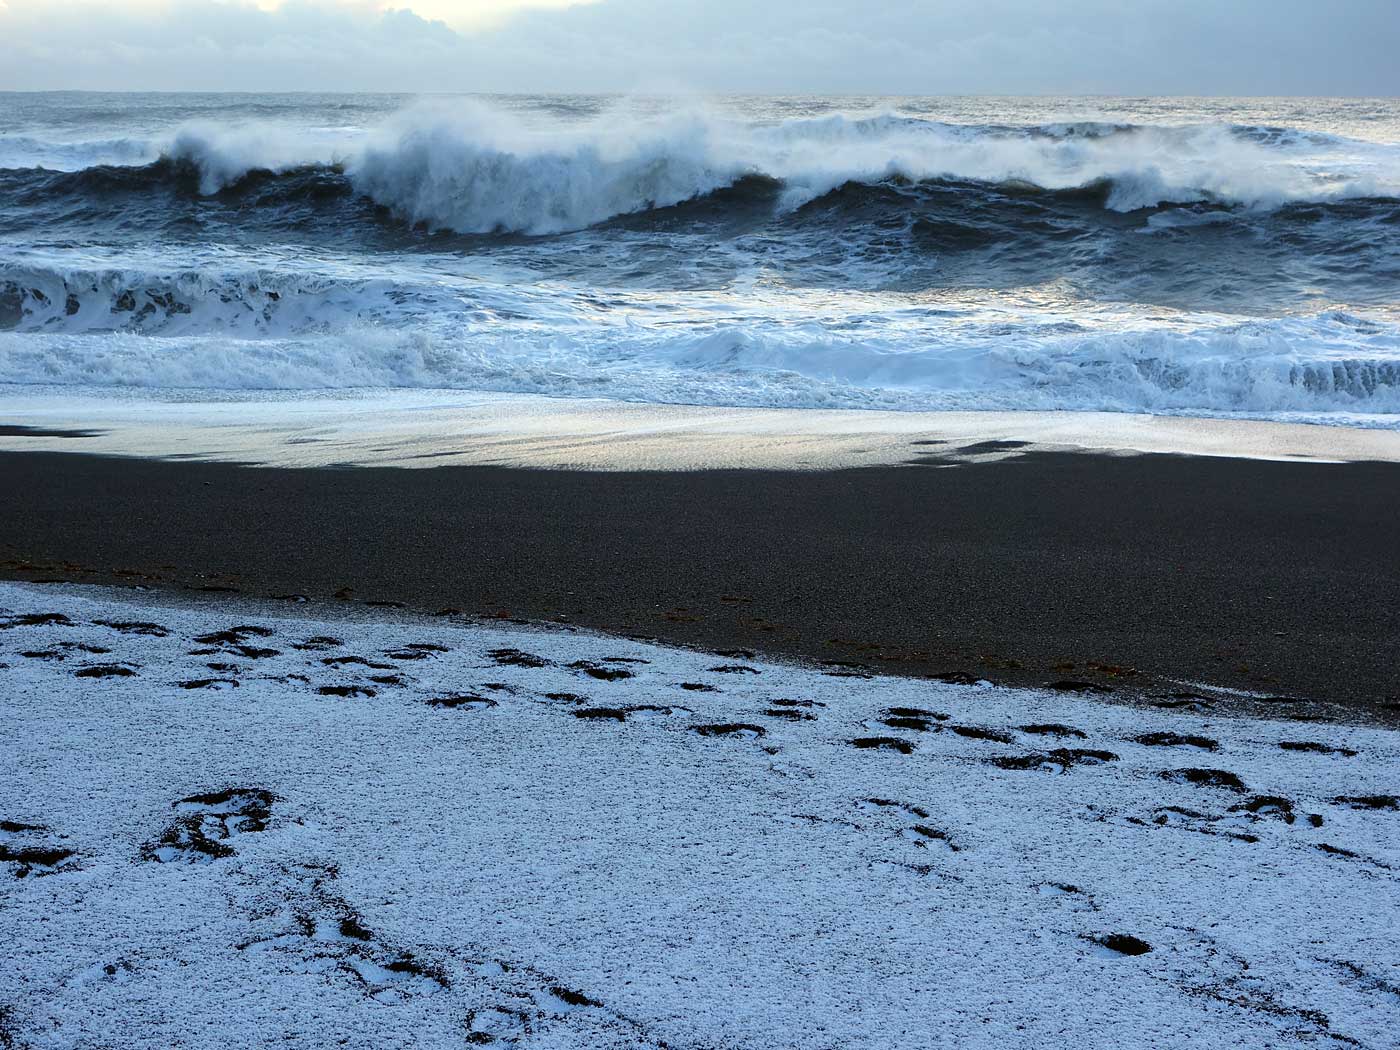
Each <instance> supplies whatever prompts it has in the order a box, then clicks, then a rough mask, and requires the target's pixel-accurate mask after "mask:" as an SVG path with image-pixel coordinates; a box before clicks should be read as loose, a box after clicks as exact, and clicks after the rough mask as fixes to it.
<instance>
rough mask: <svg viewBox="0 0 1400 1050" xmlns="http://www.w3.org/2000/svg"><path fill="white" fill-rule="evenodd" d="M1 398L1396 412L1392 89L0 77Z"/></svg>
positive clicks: (1353, 419) (1318, 416)
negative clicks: (1373, 94)
mask: <svg viewBox="0 0 1400 1050" xmlns="http://www.w3.org/2000/svg"><path fill="white" fill-rule="evenodd" d="M0 384H4V385H5V387H6V388H8V389H10V390H12V391H15V392H18V391H20V390H21V388H22V389H23V391H26V392H29V393H32V392H34V391H38V390H44V391H57V392H59V393H56V394H55V395H54V396H63V395H62V393H61V392H63V391H69V392H72V391H74V390H78V389H82V390H87V391H93V390H97V391H102V390H107V391H110V390H121V391H125V392H127V393H128V394H130V393H131V392H133V391H135V392H136V395H135V396H145V395H151V396H160V397H169V396H172V393H173V392H177V393H179V394H180V395H181V396H194V395H196V394H197V395H198V396H200V397H213V398H220V397H233V396H236V397H238V398H240V399H246V398H247V397H248V396H249V395H250V393H251V392H259V391H263V392H268V393H269V395H271V394H273V393H275V394H276V395H277V396H279V397H285V396H286V395H287V393H288V392H303V393H305V392H311V393H317V392H325V391H328V390H329V391H343V390H364V389H378V388H412V389H420V390H427V389H447V390H480V391H500V392H511V393H533V394H545V395H549V396H556V397H589V398H598V397H602V398H612V399H619V400H628V401H640V402H652V403H682V404H696V405H731V406H759V407H761V406H776V407H784V408H880V409H899V410H976V409H997V410H1004V409H1028V410H1047V409H1049V410H1054V409H1075V410H1095V411H1121V412H1153V413H1164V414H1181V415H1196V416H1233V417H1242V418H1266V419H1274V420H1283V421H1295V422H1317V423H1334V424H1344V425H1353V426H1367V427H1381V428H1388V429H1400V102H1398V101H1395V100H1356V99H1353V100H1319V99H1296V100H1228V99H1226V100H1164V99H1135V100H1127V99H1119V100H1114V99H1092V100H1088V99H1035V100H1027V99H1020V100H1018V99H871V98H862V99H854V98H852V99H828V98H822V99H814V98H784V99H776V98H731V99H722V100H707V101H698V100H667V99H622V98H591V97H589V98H584V97H573V96H570V97H560V96H548V97H546V96H538V97H520V96H515V97H496V98H477V97H436V98H430V99H413V98H404V97H390V96H312V95H298V96H211V95H184V96H182V95H173V96H172V95H161V96H139V95H89V94H54V95H44V94H39V95H3V96H0Z"/></svg>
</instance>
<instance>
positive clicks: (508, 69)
mask: <svg viewBox="0 0 1400 1050" xmlns="http://www.w3.org/2000/svg"><path fill="white" fill-rule="evenodd" d="M1397 55H1400V0H398V2H397V3H384V2H380V0H101V2H97V0H0V89H4V90H57V89H88V90H142V91H149V90H160V91H181V90H193V91H295V90H305V91H406V92H430V91H444V92H455V91H493V92H494V91H500V92H655V93H672V92H689V91H694V92H707V93H713V92H719V93H750V92H752V93H777V94H788V93H791V94H798V93H817V94H993V95H1000V94H1040V95H1046V94H1049V95H1057V94H1109V95H1380V96H1396V95H1400V59H1397V57H1396V56H1397Z"/></svg>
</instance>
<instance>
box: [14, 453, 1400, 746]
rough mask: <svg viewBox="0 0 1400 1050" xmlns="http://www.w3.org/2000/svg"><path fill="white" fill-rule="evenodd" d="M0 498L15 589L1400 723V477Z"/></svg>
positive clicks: (461, 480) (20, 463) (1052, 460)
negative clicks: (136, 595) (462, 620)
mask: <svg viewBox="0 0 1400 1050" xmlns="http://www.w3.org/2000/svg"><path fill="white" fill-rule="evenodd" d="M0 489H2V490H3V491H4V493H5V498H4V499H3V500H0V575H3V576H5V577H8V578H13V579H70V580H80V581H89V582H117V583H129V584H132V583H136V584H144V585H147V586H170V587H176V588H186V589H188V588H195V589H201V588H203V589H211V590H218V589H230V590H235V591H237V592H239V593H241V594H244V595H247V596H259V597H274V596H285V595H292V594H301V595H306V596H309V597H310V598H311V599H312V600H313V601H316V600H325V601H332V600H336V599H337V597H338V598H339V600H343V601H355V602H388V603H397V602H402V603H405V604H407V605H408V606H410V607H413V608H421V609H425V610H427V611H430V612H437V611H439V610H444V609H450V610H460V611H461V612H462V613H464V614H468V615H477V616H482V615H487V616H502V617H515V618H524V619H558V620H567V621H569V622H572V623H577V624H583V625H587V626H591V627H600V628H605V629H608V630H613V631H620V632H624V633H628V634H635V635H642V636H648V637H656V638H660V639H663V640H666V641H672V642H681V643H688V644H694V645H699V646H704V647H708V648H712V649H716V650H728V649H752V650H761V651H766V652H769V653H774V654H791V655H798V656H802V657H810V658H814V659H817V660H821V661H835V662H842V663H849V664H857V665H864V666H866V667H868V668H870V669H872V670H882V671H893V672H898V673H905V674H933V673H941V672H968V673H971V674H974V675H977V676H978V677H986V678H990V679H992V680H994V681H999V682H1005V683H1008V684H1018V683H1020V684H1049V683H1054V682H1065V681H1069V682H1079V683H1086V682H1087V683H1090V684H1097V685H1102V686H1108V687H1110V688H1112V689H1114V690H1115V691H1117V692H1125V691H1126V692H1130V693H1131V692H1146V693H1148V694H1157V695H1161V694H1165V693H1170V692H1172V691H1174V690H1175V691H1179V690H1181V688H1182V687H1180V686H1176V685H1173V684H1171V682H1170V681H1168V679H1187V680H1200V681H1205V682H1209V683H1213V684H1216V685H1221V686H1229V687H1235V688H1240V689H1248V690H1254V691H1258V692H1262V693H1265V694H1268V695H1270V696H1278V697H1296V698H1303V699H1307V700H1314V701H1327V702H1332V703H1337V704H1342V705H1345V706H1346V708H1347V709H1349V711H1350V712H1351V713H1352V714H1353V715H1355V716H1359V717H1364V718H1379V719H1381V720H1384V721H1391V720H1393V719H1394V718H1395V717H1396V715H1397V713H1400V466H1397V465H1390V464H1366V463H1363V464H1349V465H1319V464H1306V463H1269V462H1257V461H1249V460H1228V459H1204V458H1188V457H1177V456H1161V455H1153V456H1123V457H1108V456H1098V455H1090V454H1075V453H1032V454H1028V455H1024V456H1021V457H1019V458H1016V459H1011V460H1006V461H1002V462H993V463H981V464H977V465H971V466H959V467H951V468H946V467H945V468H941V469H933V468H931V467H929V466H912V465H911V466H902V467H890V468H871V469H851V470H841V471H828V472H813V473H790V472H772V471H712V472H697V473H577V472H568V471H530V470H516V469H504V468H491V467H440V468H434V469H416V470H402V469H356V468H346V469H316V470H287V469H271V468H245V467H237V466H228V465H218V464H205V463H192V462H156V461H141V460H122V459H108V458H98V457H93V456H87V455H81V454H61V453H5V454H0ZM833 670H834V671H837V672H840V671H841V670H842V668H840V667H833ZM1275 703H1276V704H1277V709H1278V710H1279V713H1280V714H1282V713H1294V712H1295V711H1299V710H1303V708H1301V707H1298V706H1297V705H1293V704H1288V703H1286V702H1284V701H1276V702H1275Z"/></svg>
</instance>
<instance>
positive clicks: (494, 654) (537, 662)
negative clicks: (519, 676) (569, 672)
mask: <svg viewBox="0 0 1400 1050" xmlns="http://www.w3.org/2000/svg"><path fill="white" fill-rule="evenodd" d="M486 655H487V656H489V657H490V658H491V659H492V660H495V661H496V663H498V664H501V665H502V666H504V667H548V666H549V665H550V661H548V660H546V659H545V658H544V657H543V656H536V655H535V654H534V653H526V652H522V651H521V650H519V649H492V650H491V651H490V652H488V653H487V654H486Z"/></svg>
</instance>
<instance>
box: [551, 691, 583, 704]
mask: <svg viewBox="0 0 1400 1050" xmlns="http://www.w3.org/2000/svg"><path fill="white" fill-rule="evenodd" d="M544 698H545V699H546V700H557V701H558V702H559V703H561V704H586V703H588V697H586V696H579V695H578V693H545V694H544Z"/></svg>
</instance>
